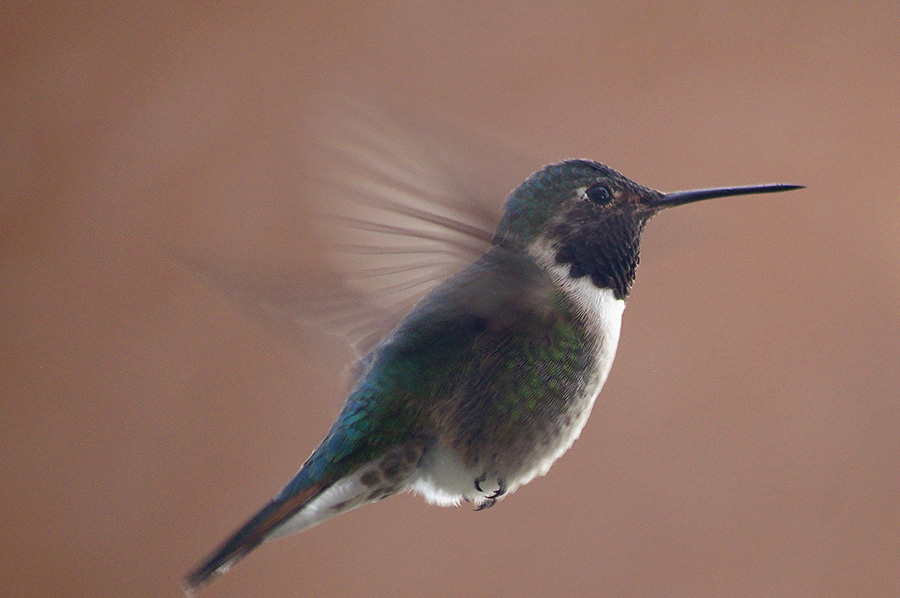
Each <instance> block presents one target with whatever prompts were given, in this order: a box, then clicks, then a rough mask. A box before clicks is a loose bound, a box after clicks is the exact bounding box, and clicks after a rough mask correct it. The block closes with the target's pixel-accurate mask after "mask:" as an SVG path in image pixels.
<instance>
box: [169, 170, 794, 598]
mask: <svg viewBox="0 0 900 598" xmlns="http://www.w3.org/2000/svg"><path fill="white" fill-rule="evenodd" d="M799 188H802V187H801V186H799V185H780V184H775V185H759V186H748V187H725V188H717V189H700V190H694V191H680V192H675V193H661V192H659V191H655V190H653V189H649V188H647V187H643V186H641V185H638V184H637V183H634V182H633V181H630V180H628V179H627V178H625V177H624V176H622V175H621V174H619V173H618V172H616V171H615V170H613V169H611V168H609V167H607V166H604V165H603V164H600V163H597V162H592V161H588V160H567V161H564V162H561V163H559V164H554V165H550V166H547V167H545V168H543V169H541V170H540V171H538V172H536V173H535V174H533V175H532V176H531V177H530V178H528V180H526V181H525V182H524V183H522V184H521V185H520V186H519V187H518V188H516V189H515V190H514V191H513V192H512V193H511V194H510V196H509V198H508V199H507V201H506V205H505V209H504V213H503V216H502V218H501V220H500V223H499V225H498V227H497V229H496V232H495V233H494V235H493V238H492V240H491V242H490V245H489V247H488V249H487V250H486V251H485V252H484V253H483V254H482V255H481V256H480V257H479V258H478V259H477V260H475V261H474V262H473V263H471V264H470V265H469V266H467V267H466V268H464V269H463V270H461V271H460V272H459V273H457V274H456V275H455V276H452V277H451V278H449V279H448V280H446V281H445V282H443V283H442V284H440V285H439V286H437V287H436V288H434V289H433V290H432V291H431V292H430V293H429V294H428V295H426V296H425V297H424V298H423V299H422V300H421V301H419V302H418V303H417V304H416V305H415V307H414V308H413V309H412V311H411V312H410V313H409V314H408V315H407V316H406V317H405V318H404V319H403V320H402V321H401V322H400V324H399V325H398V326H397V327H396V328H395V329H394V330H393V331H392V332H390V334H388V335H387V337H386V338H384V339H383V340H382V341H381V342H380V344H378V345H377V346H376V347H375V348H374V349H373V350H372V351H371V352H369V353H368V354H367V355H366V356H365V357H363V358H362V360H361V361H360V368H359V372H360V373H359V376H358V380H357V382H356V383H355V386H354V387H353V388H352V390H351V391H350V393H349V397H348V399H347V401H346V403H345V404H344V407H343V409H342V410H341V412H340V414H339V415H338V418H337V421H336V422H335V423H334V425H333V426H332V427H331V430H330V431H329V432H328V435H327V436H326V437H325V440H323V441H322V443H321V444H320V445H319V447H318V448H317V449H316V450H315V451H314V452H313V453H312V455H311V456H310V457H309V458H308V459H307V460H306V462H305V463H304V464H303V466H302V467H301V468H300V471H299V472H298V473H297V474H296V476H294V478H293V479H292V480H291V481H290V482H289V483H288V484H287V486H285V488H284V489H283V490H281V492H279V493H278V494H277V495H276V496H275V498H273V499H272V500H271V502H269V503H268V504H267V505H266V506H265V507H263V508H262V510H260V511H259V512H258V513H257V514H256V515H254V516H253V517H252V518H251V519H250V520H249V521H248V522H247V523H246V524H244V526H243V527H241V528H240V529H238V530H237V531H236V532H235V533H234V534H233V535H232V536H231V537H230V538H229V539H228V540H227V541H225V543H224V544H222V545H221V546H220V547H219V548H218V549H217V550H216V551H215V552H213V553H212V555H211V556H209V558H208V559H207V560H206V561H204V562H203V563H202V564H201V565H200V566H199V567H198V568H197V569H196V570H195V571H193V572H192V573H191V574H190V575H189V576H188V577H187V579H186V581H185V588H186V589H187V590H188V591H193V590H196V589H198V588H200V587H201V586H203V585H204V584H206V583H207V582H209V581H210V580H211V579H212V578H213V577H215V576H216V575H219V574H221V573H224V572H225V571H226V570H227V569H228V568H229V567H231V565H233V564H234V563H235V562H237V561H238V560H240V559H241V558H243V557H244V556H246V555H247V554H248V553H249V552H250V551H251V550H253V549H254V548H255V547H256V546H258V545H259V544H260V543H262V542H263V541H265V540H269V539H273V538H277V537H281V536H284V535H287V534H290V533H293V532H298V531H301V530H305V529H308V528H310V527H312V526H314V525H317V524H319V523H321V522H323V521H325V520H326V519H329V518H331V517H334V516H336V515H340V514H341V513H344V512H346V511H349V510H350V509H354V508H356V507H359V506H362V505H364V504H367V503H370V502H373V501H377V500H381V499H383V498H387V497H388V496H391V495H394V494H397V493H400V492H405V491H410V490H411V491H413V492H416V493H419V494H421V495H423V496H424V498H425V499H426V500H427V501H428V502H430V503H434V504H438V505H458V504H459V503H460V502H462V501H465V502H469V503H472V504H473V505H475V507H476V510H482V509H485V508H488V507H491V506H493V505H494V504H496V503H497V502H498V501H499V500H500V499H501V498H502V497H504V496H505V495H507V494H510V493H512V492H513V491H514V490H515V489H516V488H518V487H519V486H521V485H523V484H526V483H528V482H529V481H531V480H532V479H534V478H535V477H537V476H541V475H544V474H546V473H547V471H548V470H549V469H550V466H551V465H552V464H553V462H554V461H556V460H557V459H558V458H559V457H560V456H562V454H563V453H565V452H566V450H568V449H569V447H570V446H571V445H572V443H573V442H574V441H575V439H576V438H578V436H579V434H580V432H581V430H582V428H583V427H584V425H585V422H586V421H587V418H588V415H589V414H590V411H591V408H592V406H593V404H594V401H595V399H596V398H597V395H598V394H599V392H600V390H601V388H602V387H603V384H604V382H605V381H606V378H607V375H608V374H609V371H610V368H611V366H612V362H613V358H614V356H615V353H616V346H617V344H618V341H619V331H620V327H621V319H622V312H623V310H624V308H625V300H626V299H627V298H628V295H629V291H630V290H631V285H632V282H633V281H634V277H635V270H636V268H637V265H638V261H639V253H640V244H641V234H642V232H643V230H644V226H645V225H646V223H647V221H648V220H649V219H650V218H651V217H652V216H654V215H655V214H656V213H657V212H660V211H661V210H663V209H665V208H669V207H673V206H680V205H684V204H687V203H691V202H695V201H700V200H705V199H710V198H715V197H726V196H732V195H747V194H755V193H772V192H778V191H787V190H791V189H799Z"/></svg>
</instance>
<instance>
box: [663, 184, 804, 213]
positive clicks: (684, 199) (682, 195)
mask: <svg viewBox="0 0 900 598" xmlns="http://www.w3.org/2000/svg"><path fill="white" fill-rule="evenodd" d="M792 189H804V187H803V185H779V184H775V185H750V186H748V187H718V188H716V189H694V190H693V191H675V192H674V193H666V194H665V195H663V196H662V197H659V198H658V199H656V200H655V201H652V202H651V204H650V205H651V206H653V207H655V208H659V209H662V208H668V207H672V206H681V205H684V204H686V203H692V202H695V201H700V200H703V199H712V198H714V197H728V196H731V195H753V194H756V193H778V192H779V191H790V190H792Z"/></svg>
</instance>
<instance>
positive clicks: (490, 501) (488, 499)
mask: <svg viewBox="0 0 900 598" xmlns="http://www.w3.org/2000/svg"><path fill="white" fill-rule="evenodd" d="M486 479H487V476H486V474H485V475H482V476H481V477H480V478H477V479H476V480H475V489H476V490H478V491H479V492H484V490H483V489H482V487H481V485H482V484H483V483H484V482H485V480H486ZM504 494H506V483H505V482H504V481H503V480H497V489H496V490H494V492H492V493H491V494H488V495H487V496H484V497H482V499H481V501H480V502H479V503H478V506H476V507H475V510H476V511H483V510H485V509H487V508H489V507H493V506H494V505H495V504H497V501H498V500H500V497H501V496H503V495H504Z"/></svg>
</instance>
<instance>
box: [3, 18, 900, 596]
mask: <svg viewBox="0 0 900 598" xmlns="http://www.w3.org/2000/svg"><path fill="white" fill-rule="evenodd" d="M10 4H11V3H10ZM23 4H24V3H23ZM306 4H307V5H304V3H302V2H301V3H298V2H283V3H279V2H264V3H259V4H258V8H256V9H254V10H250V9H246V8H241V7H238V6H235V5H216V7H215V8H213V7H208V6H206V7H204V6H193V5H192V6H185V5H184V3H168V4H166V3H144V4H140V5H138V4H137V3H135V5H134V6H128V7H123V6H121V3H112V4H110V5H108V6H104V5H102V3H100V4H98V3H94V4H93V5H92V6H91V7H90V8H65V7H63V4H62V3H53V4H50V5H47V6H44V7H43V8H40V9H39V8H35V7H32V5H31V4H28V6H27V7H15V6H9V5H7V6H5V7H4V8H3V9H2V15H0V47H2V85H0V103H2V105H0V131H2V144H0V181H2V183H0V189H2V190H0V226H2V230H0V281H2V286H0V339H2V342H0V392H2V407H0V408H2V418H0V450H2V459H0V480H2V481H0V484H2V490H0V507H2V512H3V525H2V526H0V529H2V531H0V538H2V544H3V547H4V548H3V550H2V551H0V552H2V554H3V557H2V559H0V587H2V588H3V589H4V591H3V593H4V594H6V595H10V596H24V595H30V596H107V595H108V596H112V595H117V596H177V595H179V589H178V583H179V579H180V577H181V576H182V575H183V574H184V573H185V572H186V571H187V570H188V569H189V568H190V567H191V566H192V565H194V564H195V562H196V561H197V560H198V559H199V558H200V557H201V556H203V555H204V554H206V552H207V551H208V550H210V549H211V548H212V547H213V546H214V545H215V544H216V543H217V542H219V541H220V540H221V539H222V538H223V537H224V536H225V534H226V533H228V532H230V531H231V530H232V529H233V528H234V526H236V525H237V524H238V523H240V522H241V521H242V520H243V519H244V518H245V517H247V516H248V515H250V514H251V512H252V511H253V510H254V509H255V508H257V507H258V506H260V505H261V504H262V503H263V502H264V501H265V500H266V499H267V498H268V497H270V496H271V495H272V494H273V493H274V492H275V491H276V490H277V489H278V488H280V486H281V484H282V483H283V482H285V481H286V480H287V479H288V478H289V477H290V476H291V475H292V474H293V473H294V471H295V469H296V467H297V466H299V464H300V463H301V462H302V460H303V459H304V458H305V457H306V456H307V455H308V454H309V452H310V451H311V450H312V448H313V447H314V445H315V444H316V442H318V440H319V439H320V438H321V437H322V435H323V434H324V432H325V430H326V429H327V427H328V425H329V424H330V422H331V420H332V419H333V417H334V415H335V414H336V412H337V410H338V408H339V406H340V403H341V400H342V397H341V393H342V382H341V378H340V370H341V367H342V365H343V364H342V363H340V359H336V358H335V355H334V353H333V351H331V352H329V351H325V350H322V349H320V346H321V344H320V342H319V341H318V340H316V339H317V337H314V336H310V337H309V338H308V339H306V340H303V339H302V337H301V340H300V341H297V342H287V341H285V340H284V339H282V338H279V337H277V336H275V335H273V334H271V333H270V332H269V331H268V330H267V329H266V327H265V326H260V325H258V323H257V322H255V321H254V320H253V318H250V317H248V316H247V315H245V314H244V313H243V312H242V311H241V310H240V309H236V308H235V306H234V305H233V304H232V302H230V301H229V300H227V299H226V298H224V297H223V296H222V294H221V293H217V292H216V290H215V289H213V288H211V287H210V286H209V285H207V284H204V283H203V282H202V281H201V280H199V279H198V277H197V276H196V274H195V273H193V272H191V271H190V269H187V268H185V267H184V265H183V263H182V262H181V261H180V258H183V257H184V256H188V257H190V256H195V257H212V258H215V259H217V260H221V261H222V262H223V263H230V264H235V265H238V266H240V267H242V268H248V269H251V270H252V269H253V268H256V267H259V268H276V269H277V268H278V267H280V266H281V265H288V266H291V265H293V264H297V263H307V264H309V263H312V264H315V260H316V254H315V252H314V251H313V249H314V247H313V244H312V243H311V242H310V240H309V235H307V234H305V233H304V231H303V225H304V218H303V216H302V207H303V206H304V205H305V204H304V202H305V201H306V199H305V198H304V197H302V196H300V194H298V192H297V189H298V186H299V183H300V182H301V181H300V179H301V178H302V177H303V176H304V174H303V173H304V163H305V158H304V155H303V151H302V150H301V149H300V147H301V143H300V141H301V140H302V139H303V138H304V135H305V131H306V128H305V127H306V125H305V123H307V122H308V121H309V110H308V107H309V106H310V105H311V98H312V97H313V96H314V95H315V93H316V90H318V89H320V88H323V87H327V86H328V85H330V82H332V81H334V80H335V79H338V80H344V81H347V80H349V81H352V82H355V83H357V84H359V87H360V88H363V89H365V88H369V89H371V90H373V92H376V91H377V92H379V93H387V94H391V95H393V96H395V97H399V98H402V99H403V100H404V101H407V102H409V103H410V104H411V105H414V106H420V107H423V108H428V109H429V110H432V111H433V112H435V113H439V114H442V115H445V116H447V117H450V118H454V119H457V120H459V121H463V122H468V123H469V124H470V125H472V126H474V127H475V128H481V127H483V128H485V129H489V130H490V131H492V132H494V133H495V134H497V135H499V136H500V137H502V138H504V139H506V140H508V141H509V142H510V144H511V145H515V146H517V147H524V148H528V151H530V152H532V153H533V154H534V155H535V156H537V162H528V163H524V162H523V163H520V164H518V165H517V166H516V167H515V168H503V169H497V172H494V173H492V172H491V167H492V165H493V164H495V163H496V162H495V161H494V156H490V155H486V156H484V159H483V165H484V171H485V172H486V173H487V174H488V176H494V175H495V176H496V179H497V180H501V181H502V182H503V184H504V185H505V186H507V187H509V186H512V185H513V184H514V183H515V182H517V181H518V180H521V179H523V178H524V177H525V176H527V175H528V174H529V172H530V171H532V170H534V169H535V168H536V167H538V166H540V163H542V162H547V161H554V160H557V159H560V158H564V157H570V156H579V157H589V158H594V159H599V160H602V161H604V162H607V163H609V164H610V165H612V166H614V167H615V168H617V169H619V170H621V171H622V172H624V173H625V174H626V175H628V176H630V177H632V178H634V179H636V180H638V181H639V182H642V183H645V184H648V185H650V186H654V187H656V188H660V189H665V190H673V189H682V188H690V187H698V186H711V185H726V184H749V183H761V182H774V181H781V182H792V183H803V184H806V185H807V186H808V189H807V190H806V191H801V192H795V193H791V194H785V195H781V196H768V197H758V198H742V199H734V200H730V201H725V200H722V201H718V202H709V203H707V204H704V205H697V206H692V207H690V208H684V209H682V210H678V211H673V212H672V213H667V214H665V215H663V216H661V217H659V218H658V219H657V220H655V221H654V222H652V223H651V224H650V226H649V227H648V230H647V234H646V235H645V243H644V252H643V255H642V257H643V265H642V266H641V268H640V270H639V273H638V280H637V284H636V286H635V289H634V294H633V297H632V299H631V300H630V301H629V308H628V310H627V311H626V315H625V322H624V327H623V339H622V342H621V345H620V347H619V355H618V360H617V363H616V365H615V367H614V368H613V372H612V375H611V377H610V379H609V382H608V384H607V386H606V389H605V390H604V392H603V395H602V397H601V399H600V401H599V402H598V405H597V408H596V409H595V411H594V416H593V418H592V419H591V422H590V424H589V425H588V426H587V428H586V429H585V431H584V434H583V435H582V438H581V439H580V441H579V442H577V443H576V445H575V447H574V448H573V449H572V451H571V452H570V453H569V454H567V455H566V457H565V458H563V459H562V460H561V461H560V462H559V463H558V464H557V465H556V466H555V467H554V469H553V470H552V471H551V472H550V474H549V475H548V476H547V477H545V478H541V479H539V480H536V481H535V482H532V483H531V484H530V485H528V486H526V487H524V488H522V489H521V490H520V491H519V492H518V493H516V495H514V496H513V497H511V498H509V499H508V500H506V501H504V502H503V503H502V504H501V505H499V506H498V507H496V508H494V509H492V510H490V511H487V512H484V513H477V514H474V513H472V512H471V511H470V509H468V508H460V509H439V508H436V507H429V506H426V505H425V504H424V503H423V502H422V501H421V500H420V499H418V498H414V497H412V496H409V495H405V496H402V497H399V498H394V499H392V500H389V501H385V502H383V503H379V504H377V505H373V506H370V507H366V508H364V509H360V510H358V511H354V512H352V513H350V514H348V515H345V516H343V517H340V518H338V519H336V520H334V521H331V522H328V523H326V524H325V525H322V526H320V527H318V528H316V529H314V530H311V531H309V532H307V533H305V534H303V535H300V536H294V537H291V538H289V539H285V540H281V541H279V542H277V543H273V544H269V545H266V546H264V547H263V548H261V549H260V550H259V551H258V552H257V553H255V554H254V555H252V556H251V557H250V558H249V559H248V560H247V561H245V562H244V563H242V564H241V565H240V566H238V567H237V568H235V569H234V570H233V571H232V572H231V573H230V574H229V575H227V576H225V577H224V578H222V579H220V580H219V581H217V582H216V584H214V585H213V586H212V587H211V588H210V589H209V591H208V595H209V596H211V597H212V596H300V595H311V596H312V595H335V596H353V595H382V596H413V595H435V596H452V595H469V596H492V597H500V596H522V595H547V596H573V595H598V596H600V595H613V596H616V595H634V596H761V595H766V596H777V595H782V596H797V595H808V596H850V595H858V596H876V595H878V596H890V595H893V596H896V595H900V467H898V463H900V397H898V391H897V386H898V382H900V376H898V368H897V361H898V357H900V317H898V309H897V305H898V301H900V8H898V6H900V5H898V3H897V2H894V1H890V2H882V3H875V2H873V3H866V4H865V5H864V6H866V9H858V8H854V7H855V6H856V5H857V3H846V4H845V3H840V2H832V3H810V4H811V6H810V7H807V8H797V7H790V6H785V4H793V3H783V2H771V3H764V2H753V3H750V4H749V5H748V6H746V7H744V8H742V9H740V10H735V9H730V8H724V7H723V6H724V3H723V5H718V4H715V3H711V4H705V3H701V2H684V3H678V4H675V3H672V4H670V5H669V6H668V7H667V8H659V7H651V6H646V5H641V4H640V3H632V2H621V3H595V2H582V3H569V4H568V5H566V6H565V7H562V8H560V7H557V8H547V7H546V6H544V3H532V4H533V5H528V4H525V3H523V4H516V5H509V6H505V7H494V8H484V7H482V6H481V3H480V2H472V3H454V4H453V5H452V6H446V7H445V6H444V5H443V3H438V2H433V3H432V2H425V3H415V2H410V3H387V4H384V5H381V6H379V7H378V8H360V7H359V6H358V5H357V3H352V2H346V3H337V4H331V3H327V8H325V6H326V3H322V7H321V8H320V7H313V6H309V5H308V4H309V3H306ZM812 5H815V7H812ZM50 6H52V8H50ZM860 6H863V5H862V4H860ZM481 174H484V172H483V173H481ZM485 200H486V202H487V203H489V204H490V205H492V206H499V204H500V202H501V201H502V197H493V196H492V197H488V198H485Z"/></svg>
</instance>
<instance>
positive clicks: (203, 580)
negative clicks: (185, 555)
mask: <svg viewBox="0 0 900 598" xmlns="http://www.w3.org/2000/svg"><path fill="white" fill-rule="evenodd" d="M328 486H329V484H325V483H319V484H313V485H310V486H308V487H306V488H304V489H302V490H300V491H298V492H296V493H294V494H291V495H289V496H284V495H283V494H280V495H279V496H277V497H276V498H275V499H274V500H272V501H271V502H270V503H269V504H267V505H266V506H265V507H263V508H262V509H261V510H260V511H259V512H258V513H257V514H256V515H254V516H253V517H252V518H251V519H250V520H249V521H248V522H247V523H245V524H244V525H243V526H242V527H241V528H240V529H238V530H237V531H236V532H235V533H234V534H233V535H232V536H231V537H230V538H229V539H228V540H226V541H225V542H224V543H223V544H222V545H221V546H220V547H219V548H218V549H216V550H215V551H214V552H213V553H212V554H211V555H210V556H209V557H208V558H207V559H206V560H205V561H204V562H203V563H202V564H201V565H200V566H198V567H197V568H196V569H195V570H194V571H193V572H191V573H190V574H189V575H188V576H187V578H185V581H184V590H185V592H187V593H188V594H189V595H192V594H194V593H195V592H196V591H197V590H199V589H200V588H201V587H203V586H204V585H206V584H207V583H209V582H210V581H212V579H213V578H215V577H216V576H218V575H221V574H222V573H225V572H226V571H228V569H229V568H231V566H232V565H234V564H235V563H236V562H238V561H239V560H241V559H242V558H244V557H245V556H247V554H248V553H249V552H250V551H251V550H253V549H254V548H256V547H257V546H259V545H260V544H261V543H262V542H263V541H264V540H265V539H266V538H267V537H269V535H270V534H272V532H274V531H275V530H276V529H278V527H279V526H281V525H282V524H283V523H284V522H286V521H287V520H289V519H290V518H291V517H292V516H294V515H295V514H296V513H297V512H298V511H299V510H300V509H302V508H303V507H304V506H306V505H307V504H309V503H310V501H312V500H314V499H315V498H316V497H317V496H319V495H320V494H321V493H322V492H323V491H324V490H326V489H327V488H328Z"/></svg>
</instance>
